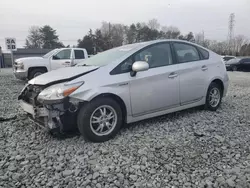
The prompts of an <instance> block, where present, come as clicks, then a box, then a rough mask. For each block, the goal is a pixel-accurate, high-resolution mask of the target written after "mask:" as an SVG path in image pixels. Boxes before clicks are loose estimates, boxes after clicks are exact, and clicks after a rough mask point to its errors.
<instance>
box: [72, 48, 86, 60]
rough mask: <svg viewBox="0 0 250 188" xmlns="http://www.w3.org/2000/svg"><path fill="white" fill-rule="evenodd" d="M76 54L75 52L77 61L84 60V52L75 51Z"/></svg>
mask: <svg viewBox="0 0 250 188" xmlns="http://www.w3.org/2000/svg"><path fill="white" fill-rule="evenodd" d="M74 52H75V59H84V52H83V50H74Z"/></svg>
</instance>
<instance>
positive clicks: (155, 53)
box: [111, 43, 173, 75]
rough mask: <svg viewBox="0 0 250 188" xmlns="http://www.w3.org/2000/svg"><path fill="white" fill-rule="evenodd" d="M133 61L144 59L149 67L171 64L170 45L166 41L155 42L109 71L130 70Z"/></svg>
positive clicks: (116, 72) (114, 72) (113, 72)
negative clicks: (155, 43) (161, 42)
mask: <svg viewBox="0 0 250 188" xmlns="http://www.w3.org/2000/svg"><path fill="white" fill-rule="evenodd" d="M135 61H146V62H148V64H149V68H155V67H161V66H167V65H171V64H173V59H172V54H171V49H170V45H169V44H168V43H164V44H157V45H154V46H151V47H148V48H146V49H144V50H142V51H140V52H139V53H135V54H134V55H132V56H131V57H129V58H128V59H126V60H125V61H123V62H122V63H121V64H119V65H118V66H117V67H116V68H115V69H114V70H113V71H111V75H114V74H121V73H126V72H130V71H131V70H132V65H133V63H134V62H135Z"/></svg>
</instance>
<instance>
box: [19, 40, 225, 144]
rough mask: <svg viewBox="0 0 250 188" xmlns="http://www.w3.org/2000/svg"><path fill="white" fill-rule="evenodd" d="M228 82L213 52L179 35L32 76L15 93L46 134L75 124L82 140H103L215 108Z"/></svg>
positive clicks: (129, 47) (62, 131)
mask: <svg viewBox="0 0 250 188" xmlns="http://www.w3.org/2000/svg"><path fill="white" fill-rule="evenodd" d="M228 81H229V78H228V75H227V72H226V68H225V65H224V63H223V61H222V59H221V56H220V55H218V54H216V53H214V52H212V51H210V50H208V49H205V48H203V47H201V46H199V45H197V44H193V43H190V42H186V41H182V40H155V41H149V42H143V43H135V44H129V45H125V46H121V47H117V48H113V49H111V50H107V51H105V52H101V53H99V54H97V55H95V56H92V57H91V58H89V59H86V60H85V61H84V62H82V63H79V64H78V65H76V66H74V67H68V68H61V69H58V70H54V71H51V72H48V73H45V74H43V75H40V76H38V77H36V78H34V79H32V80H30V81H29V82H28V84H27V85H26V86H25V87H24V88H23V90H22V91H21V93H20V95H19V97H18V99H19V101H20V105H21V107H22V108H23V110H24V111H26V112H27V113H28V114H29V115H30V116H31V117H32V119H34V120H35V121H37V122H38V123H39V124H42V125H43V126H44V127H45V128H47V130H49V131H50V132H53V133H60V134H61V133H65V132H66V131H67V130H69V129H72V128H78V129H79V131H80V133H81V134H82V135H83V137H84V138H85V139H87V140H89V141H92V142H103V141H107V140H109V139H111V138H112V137H114V136H115V135H116V134H117V133H118V131H119V130H120V128H121V126H122V125H123V124H124V123H132V122H136V121H139V120H143V119H147V118H152V117H156V116H160V115H163V114H167V113H171V112H175V111H179V110H183V109H187V108H191V107H195V106H204V107H205V108H206V109H208V110H212V111H215V110H216V109H217V108H218V107H219V106H220V103H221V100H222V97H223V96H225V95H226V93H227V88H228Z"/></svg>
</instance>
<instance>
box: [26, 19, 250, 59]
mask: <svg viewBox="0 0 250 188" xmlns="http://www.w3.org/2000/svg"><path fill="white" fill-rule="evenodd" d="M156 39H180V40H186V41H190V42H194V43H197V44H199V45H202V46H204V47H206V48H208V49H211V50H213V51H214V52H216V53H218V54H221V55H236V56H248V55H250V42H249V41H248V39H247V38H246V37H245V36H243V35H237V36H235V37H234V38H233V39H232V40H230V41H216V40H209V39H206V38H205V36H204V33H202V32H201V33H197V34H194V33H193V32H191V31H190V32H188V33H186V34H183V33H181V31H180V30H179V29H178V28H177V27H174V26H161V25H160V24H159V22H158V21H157V20H156V19H152V20H149V21H148V22H147V23H144V22H138V23H132V24H131V25H124V24H119V23H109V22H102V24H101V27H100V28H97V29H95V30H94V31H93V30H92V29H90V30H89V31H88V33H87V34H86V35H85V36H83V38H82V39H78V41H77V45H76V46H77V47H80V48H86V50H87V51H88V53H89V54H96V53H98V52H102V51H105V50H108V49H111V48H113V47H117V46H121V45H124V44H132V43H136V42H145V41H150V40H156ZM25 47H26V48H49V49H53V48H59V47H65V46H64V44H63V43H62V42H60V40H59V36H58V35H57V34H56V30H54V29H53V28H51V27H50V26H48V25H45V26H43V27H36V26H33V27H31V28H30V31H29V35H28V37H27V39H26V45H25ZM68 47H69V45H68Z"/></svg>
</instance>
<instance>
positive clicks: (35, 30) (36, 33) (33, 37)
mask: <svg viewBox="0 0 250 188" xmlns="http://www.w3.org/2000/svg"><path fill="white" fill-rule="evenodd" d="M25 48H42V36H41V32H40V28H39V27H38V26H32V27H31V28H30V29H29V35H28V36H27V38H26V42H25Z"/></svg>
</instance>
